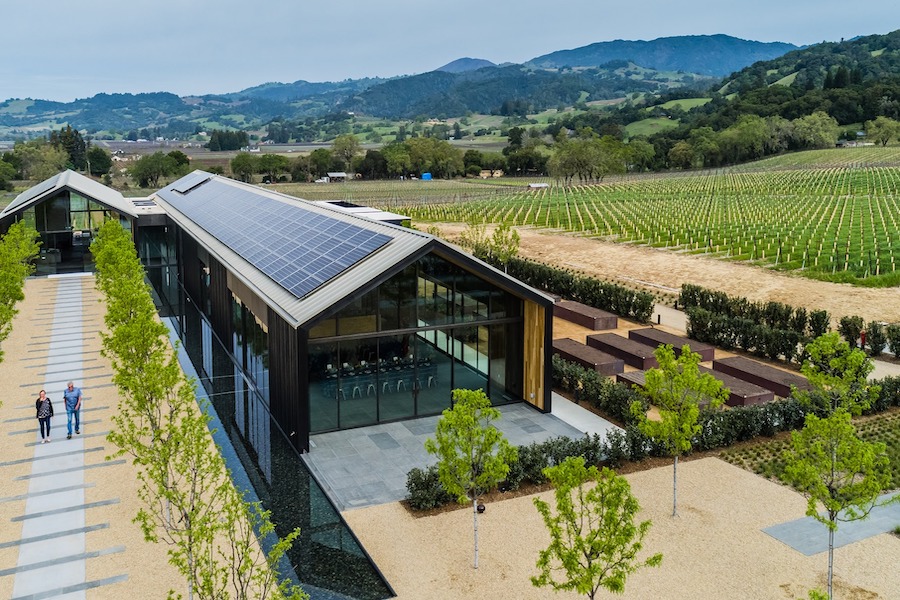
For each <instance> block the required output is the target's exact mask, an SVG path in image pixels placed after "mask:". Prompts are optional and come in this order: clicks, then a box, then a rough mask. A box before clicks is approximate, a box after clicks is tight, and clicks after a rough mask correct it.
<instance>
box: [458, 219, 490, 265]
mask: <svg viewBox="0 0 900 600" xmlns="http://www.w3.org/2000/svg"><path fill="white" fill-rule="evenodd" d="M459 244H460V246H462V247H463V248H466V249H468V250H469V252H471V253H472V254H474V255H475V256H477V257H478V258H482V259H483V258H486V257H487V256H488V255H489V254H490V251H491V241H490V238H488V234H487V229H486V228H485V226H484V223H477V222H475V221H470V222H469V224H468V225H467V226H466V228H465V229H464V230H463V231H462V232H461V233H460V234H459Z"/></svg>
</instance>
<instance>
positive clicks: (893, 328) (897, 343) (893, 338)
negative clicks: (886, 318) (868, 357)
mask: <svg viewBox="0 0 900 600" xmlns="http://www.w3.org/2000/svg"><path fill="white" fill-rule="evenodd" d="M887 344H888V350H890V351H891V354H893V355H894V356H896V357H898V358H900V325H897V324H895V323H891V324H890V325H888V326H887Z"/></svg>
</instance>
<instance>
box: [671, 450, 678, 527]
mask: <svg viewBox="0 0 900 600" xmlns="http://www.w3.org/2000/svg"><path fill="white" fill-rule="evenodd" d="M677 507H678V455H677V454H676V455H675V465H674V466H673V467H672V516H673V517H677V516H678V512H677Z"/></svg>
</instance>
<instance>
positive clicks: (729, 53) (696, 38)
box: [527, 34, 797, 77]
mask: <svg viewBox="0 0 900 600" xmlns="http://www.w3.org/2000/svg"><path fill="white" fill-rule="evenodd" d="M796 49H797V46H795V45H793V44H785V43H782V42H771V43H763V42H754V41H748V40H742V39H739V38H735V37H731V36H728V35H721V34H719V35H687V36H676V37H664V38H658V39H655V40H651V41H643V40H635V41H631V40H615V41H612V42H599V43H596V44H591V45H589V46H583V47H581V48H575V49H573V50H560V51H557V52H551V53H550V54H545V55H544V56H539V57H537V58H534V59H532V60H531V61H529V62H528V63H527V64H530V65H533V66H536V67H541V68H558V67H563V66H570V67H579V66H596V65H602V64H604V63H607V62H609V61H612V60H629V61H632V62H634V63H636V64H638V65H641V66H642V67H649V68H651V69H656V70H658V71H685V72H689V73H699V74H701V75H708V76H712V77H722V76H724V75H728V74H729V73H732V72H734V71H737V70H738V69H741V68H743V67H745V66H747V65H749V64H751V63H754V62H756V61H760V60H769V59H772V58H776V57H778V56H781V55H783V54H785V53H786V52H789V51H791V50H796Z"/></svg>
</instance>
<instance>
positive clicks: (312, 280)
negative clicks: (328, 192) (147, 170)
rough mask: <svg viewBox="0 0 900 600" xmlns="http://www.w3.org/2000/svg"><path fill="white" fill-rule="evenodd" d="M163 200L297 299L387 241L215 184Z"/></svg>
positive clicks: (314, 213) (294, 207)
mask: <svg viewBox="0 0 900 600" xmlns="http://www.w3.org/2000/svg"><path fill="white" fill-rule="evenodd" d="M191 183H193V184H194V185H193V186H179V187H181V188H182V189H184V188H185V187H189V188H190V190H189V191H188V192H187V193H185V194H179V193H169V194H166V195H165V196H164V198H165V199H166V200H167V201H168V202H169V203H171V204H172V205H173V206H174V207H175V208H176V209H178V211H180V212H181V213H183V214H184V215H185V216H186V217H188V218H189V219H191V220H192V221H194V223H196V224H197V225H198V226H200V227H202V228H203V229H204V230H206V231H207V232H208V233H209V234H210V235H212V236H213V237H215V238H216V239H217V240H219V241H220V242H222V243H223V244H225V245H226V246H228V247H229V248H231V249H232V250H234V251H235V252H237V253H238V254H239V255H240V256H241V257H242V258H244V259H245V260H246V261H248V262H249V263H250V264H252V265H253V266H254V267H256V268H257V269H259V270H260V271H262V272H263V273H265V274H266V275H267V276H269V277H270V278H271V279H273V280H274V281H276V282H277V283H278V284H279V285H281V287H283V288H285V289H286V290H288V291H289V292H291V293H292V294H293V295H294V296H296V297H297V298H303V297H304V296H306V295H308V294H309V293H310V292H312V291H313V290H315V289H316V288H318V287H319V286H321V285H322V284H324V283H326V282H327V281H329V280H331V279H332V278H334V277H335V276H337V275H339V274H340V273H342V272H344V271H346V270H347V269H349V268H350V267H352V266H353V265H355V264H356V263H358V262H359V261H360V260H362V259H363V258H365V257H366V256H368V255H369V254H371V253H372V252H374V251H376V250H378V249H379V248H381V247H382V246H384V245H385V244H387V243H388V242H389V241H391V239H392V238H391V237H389V236H387V235H384V234H381V233H377V232H374V231H369V230H367V229H364V228H362V227H359V226H358V225H353V224H352V223H347V222H346V221H342V220H340V219H336V218H333V217H330V216H328V215H324V214H321V213H320V212H317V211H312V210H309V209H307V208H305V207H304V206H302V205H300V204H290V203H287V202H281V201H278V200H275V199H273V198H269V197H267V196H264V195H261V194H257V193H254V192H252V191H249V190H243V189H241V188H239V187H235V186H233V185H230V184H227V183H222V182H218V181H216V180H215V179H213V180H210V181H208V182H205V183H203V184H202V185H197V182H196V181H194V182H191Z"/></svg>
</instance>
